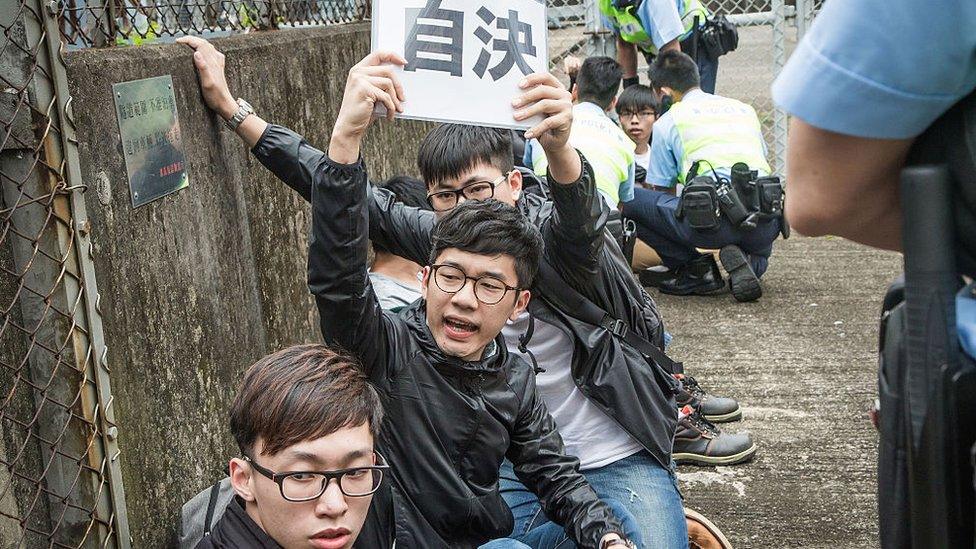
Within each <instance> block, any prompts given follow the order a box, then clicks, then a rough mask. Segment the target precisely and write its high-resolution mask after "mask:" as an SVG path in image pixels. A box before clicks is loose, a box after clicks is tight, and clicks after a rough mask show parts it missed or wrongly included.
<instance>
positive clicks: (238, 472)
mask: <svg viewBox="0 0 976 549" xmlns="http://www.w3.org/2000/svg"><path fill="white" fill-rule="evenodd" d="M228 469H229V470H230V484H231V486H233V487H234V492H236V493H237V495H238V496H240V497H241V499H243V500H244V501H254V499H255V498H254V487H253V486H251V473H252V472H253V471H252V470H251V466H250V464H248V463H247V462H246V461H244V460H243V459H240V458H233V459H231V460H230V464H229V465H228Z"/></svg>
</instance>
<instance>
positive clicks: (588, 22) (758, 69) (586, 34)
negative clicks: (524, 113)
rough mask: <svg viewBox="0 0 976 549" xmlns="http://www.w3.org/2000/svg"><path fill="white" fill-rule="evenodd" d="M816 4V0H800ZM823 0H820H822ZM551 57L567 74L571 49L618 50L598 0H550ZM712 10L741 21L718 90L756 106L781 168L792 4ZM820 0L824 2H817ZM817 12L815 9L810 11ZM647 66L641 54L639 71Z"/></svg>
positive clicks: (716, 2)
mask: <svg viewBox="0 0 976 549" xmlns="http://www.w3.org/2000/svg"><path fill="white" fill-rule="evenodd" d="M804 1H805V2H808V3H809V4H808V5H810V6H812V5H813V2H814V0H799V2H800V3H803V2H804ZM817 1H818V2H819V1H820V0H817ZM548 3H549V29H550V31H549V57H550V63H551V66H552V69H553V71H554V72H556V74H558V75H562V60H563V59H564V58H565V57H566V56H568V55H575V56H581V57H585V56H588V55H609V56H613V55H614V52H615V51H616V49H615V44H614V38H613V35H612V34H611V33H610V31H609V30H608V29H606V28H604V27H603V25H602V23H601V21H600V12H599V7H598V2H597V0H548ZM703 3H704V4H705V6H706V7H707V8H708V10H709V11H710V12H711V13H713V14H719V13H721V14H724V15H726V16H728V17H729V18H730V19H732V20H733V21H734V22H735V23H736V24H737V25H738V26H739V47H738V48H737V49H736V50H735V51H733V52H730V53H728V54H726V55H724V56H723V57H721V58H720V60H719V69H718V78H717V84H716V93H718V94H720V95H724V96H727V97H733V98H735V99H739V100H740V101H744V102H746V103H748V104H750V105H752V106H753V108H755V109H756V113H757V114H758V115H759V120H760V122H762V127H763V134H764V137H765V138H766V143H767V145H768V147H769V154H768V157H769V161H770V165H771V166H772V168H773V169H774V170H782V168H783V166H784V164H785V156H786V115H785V114H784V113H782V112H781V111H778V110H777V109H776V107H775V106H774V104H773V100H772V95H771V93H770V86H771V85H772V83H773V79H774V78H775V77H776V74H777V73H778V72H779V69H780V68H781V67H782V65H783V63H784V62H785V59H786V57H787V56H788V54H789V52H790V51H791V50H792V47H793V45H794V44H795V42H796V29H795V28H794V27H793V26H790V25H787V15H789V14H791V13H793V7H792V6H787V5H785V3H784V1H783V0H703ZM818 5H819V4H818ZM811 17H812V14H811ZM646 70H647V67H646V65H645V64H644V59H643V56H638V73H639V74H640V75H642V78H645V79H646V77H645V76H643V75H645V74H646Z"/></svg>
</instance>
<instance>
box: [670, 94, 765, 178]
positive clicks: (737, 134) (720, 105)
mask: <svg viewBox="0 0 976 549" xmlns="http://www.w3.org/2000/svg"><path fill="white" fill-rule="evenodd" d="M668 114H669V115H671V116H672V117H673V119H674V127H675V129H676V130H677V131H678V137H679V138H680V139H681V148H682V157H681V166H680V172H679V173H678V182H679V183H684V182H685V176H686V175H687V174H688V171H689V170H690V169H691V165H692V164H694V163H695V162H696V161H698V160H702V161H704V162H702V164H701V165H700V166H699V173H702V174H708V172H709V171H710V170H709V168H710V167H714V168H715V169H719V168H726V169H728V168H731V167H732V165H733V164H735V163H736V162H745V163H746V164H748V165H749V168H750V169H753V170H759V171H761V172H764V173H766V174H768V173H770V169H769V163H768V162H767V161H766V155H765V154H764V152H763V149H764V147H763V141H762V126H761V125H760V123H759V117H758V116H756V111H755V109H753V108H752V107H751V106H749V105H746V104H745V103H743V102H741V101H736V100H735V99H729V98H728V97H721V96H718V95H709V96H707V97H704V98H695V100H694V101H691V102H688V101H678V102H677V103H675V104H674V106H672V107H671V109H670V110H668ZM705 162H707V163H705Z"/></svg>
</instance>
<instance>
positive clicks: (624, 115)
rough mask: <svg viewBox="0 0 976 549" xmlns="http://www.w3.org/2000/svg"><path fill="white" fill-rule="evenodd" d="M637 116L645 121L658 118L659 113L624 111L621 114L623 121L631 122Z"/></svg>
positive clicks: (651, 111)
mask: <svg viewBox="0 0 976 549" xmlns="http://www.w3.org/2000/svg"><path fill="white" fill-rule="evenodd" d="M635 116H636V117H638V118H641V119H643V120H648V119H650V118H657V112H656V111H653V110H651V109H644V110H642V111H624V112H622V113H620V119H621V120H629V119H631V118H633V117H635Z"/></svg>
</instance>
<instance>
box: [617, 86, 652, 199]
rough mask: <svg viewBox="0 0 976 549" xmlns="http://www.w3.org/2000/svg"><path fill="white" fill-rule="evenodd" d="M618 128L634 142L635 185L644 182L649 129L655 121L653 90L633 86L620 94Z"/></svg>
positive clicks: (649, 146)
mask: <svg viewBox="0 0 976 549" xmlns="http://www.w3.org/2000/svg"><path fill="white" fill-rule="evenodd" d="M615 108H616V111H617V117H618V118H619V119H620V127H621V128H622V129H623V130H624V131H625V132H626V133H627V137H630V139H631V141H633V142H634V163H635V164H636V167H637V172H636V173H637V177H636V183H638V184H642V183H644V182H645V181H646V178H647V170H648V169H649V168H650V164H651V129H652V128H654V121H655V120H657V98H656V97H655V96H654V90H652V89H651V88H649V87H647V86H645V85H643V84H635V85H633V86H630V87H628V88H626V89H624V91H622V92H620V97H618V98H617V103H616V107H615Z"/></svg>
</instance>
